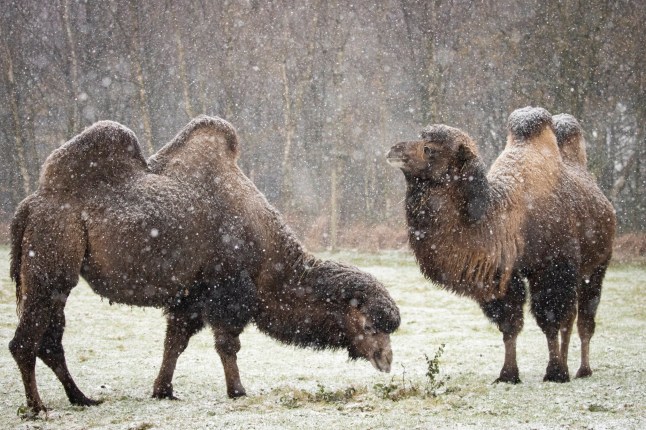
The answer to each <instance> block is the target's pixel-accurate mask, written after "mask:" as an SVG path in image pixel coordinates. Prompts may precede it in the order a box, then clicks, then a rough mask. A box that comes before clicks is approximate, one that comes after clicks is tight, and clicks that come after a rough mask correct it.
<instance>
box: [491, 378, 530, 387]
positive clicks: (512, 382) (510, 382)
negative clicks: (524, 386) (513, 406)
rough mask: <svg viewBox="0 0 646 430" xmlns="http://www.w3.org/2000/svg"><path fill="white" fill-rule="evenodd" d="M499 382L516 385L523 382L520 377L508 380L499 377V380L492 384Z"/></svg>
mask: <svg viewBox="0 0 646 430" xmlns="http://www.w3.org/2000/svg"><path fill="white" fill-rule="evenodd" d="M499 382H504V383H505V384H514V385H516V384H520V383H521V382H523V381H521V380H520V378H519V377H518V376H516V377H513V378H507V377H505V378H503V377H502V376H499V377H498V378H496V380H495V381H493V382H492V384H497V383H499Z"/></svg>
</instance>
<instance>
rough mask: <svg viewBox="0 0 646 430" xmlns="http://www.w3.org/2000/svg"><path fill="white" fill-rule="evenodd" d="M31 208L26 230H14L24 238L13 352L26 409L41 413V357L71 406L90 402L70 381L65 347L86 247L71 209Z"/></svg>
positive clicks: (16, 245)
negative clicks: (68, 310)
mask: <svg viewBox="0 0 646 430" xmlns="http://www.w3.org/2000/svg"><path fill="white" fill-rule="evenodd" d="M31 203H33V204H34V206H33V207H32V206H31ZM31 203H30V207H29V215H28V216H29V220H21V221H22V224H23V227H24V228H21V229H20V230H19V231H18V230H15V231H14V230H12V235H14V234H20V236H21V237H13V238H12V242H13V248H12V257H13V258H15V259H16V260H15V261H17V262H18V264H17V265H16V268H17V269H18V270H17V271H16V272H14V274H13V276H15V279H16V282H17V286H18V289H17V295H18V297H17V299H18V310H19V314H20V321H19V323H18V327H17V328H16V333H15V335H14V337H13V339H12V340H11V342H10V343H9V350H10V351H11V354H12V355H13V357H14V359H15V360H16V364H18V368H19V369H20V374H21V376H22V381H23V384H24V386H25V395H26V397H27V406H28V407H30V408H31V409H32V411H34V412H36V413H38V412H39V411H43V410H45V405H44V404H43V402H42V400H41V399H40V396H39V394H38V388H37V386H36V357H37V356H40V357H41V358H43V359H44V360H45V362H46V363H47V365H49V366H50V367H52V366H53V367H52V368H53V369H54V372H55V373H56V375H57V376H58V377H59V379H60V380H61V382H62V383H63V385H64V386H65V389H66V391H68V395H69V394H70V393H71V394H72V397H71V398H70V400H72V402H74V401H79V402H82V401H84V400H86V399H87V398H86V397H85V396H83V394H82V393H81V392H80V391H78V388H77V387H76V385H75V384H74V382H73V381H72V378H71V376H69V372H68V371H67V366H66V365H65V358H64V354H63V348H62V345H61V340H62V336H63V329H64V317H63V308H64V306H65V298H66V297H67V295H68V294H69V292H70V291H71V290H72V288H74V286H76V283H77V282H78V278H79V271H80V267H81V263H82V261H83V255H84V254H85V244H86V242H85V235H84V232H83V228H82V225H81V224H80V223H79V222H77V221H78V220H77V219H76V216H75V215H74V214H72V213H70V212H68V209H66V208H64V207H63V208H59V207H58V206H56V205H54V207H47V206H45V207H41V206H40V203H38V202H31ZM23 212H24V211H23ZM19 216H20V214H19ZM41 347H42V349H41ZM48 350H49V351H50V352H48ZM69 390H72V391H69Z"/></svg>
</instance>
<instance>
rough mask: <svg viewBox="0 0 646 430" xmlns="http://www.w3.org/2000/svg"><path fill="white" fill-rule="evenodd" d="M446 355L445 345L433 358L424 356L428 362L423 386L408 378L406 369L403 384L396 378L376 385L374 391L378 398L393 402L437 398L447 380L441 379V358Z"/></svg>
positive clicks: (402, 379)
mask: <svg viewBox="0 0 646 430" xmlns="http://www.w3.org/2000/svg"><path fill="white" fill-rule="evenodd" d="M443 353H444V344H441V345H440V347H439V348H438V349H437V351H436V352H435V355H434V356H433V358H430V357H429V356H428V355H426V354H424V359H425V360H426V374H425V376H426V381H425V384H424V385H423V386H420V385H419V384H417V383H415V382H413V381H412V380H410V379H409V378H406V368H405V367H404V366H403V365H402V367H404V370H403V372H402V378H401V382H399V381H397V380H396V379H395V377H394V376H393V378H392V379H391V380H390V382H389V383H387V384H381V383H379V384H375V385H374V386H373V389H374V390H375V392H376V394H377V396H378V397H380V398H382V399H388V400H392V401H398V400H402V399H406V398H409V397H417V396H420V397H424V398H426V397H437V396H438V395H439V392H440V389H441V388H442V387H443V386H444V385H445V383H446V381H447V380H448V378H447V379H439V373H440V358H441V357H442V354H443Z"/></svg>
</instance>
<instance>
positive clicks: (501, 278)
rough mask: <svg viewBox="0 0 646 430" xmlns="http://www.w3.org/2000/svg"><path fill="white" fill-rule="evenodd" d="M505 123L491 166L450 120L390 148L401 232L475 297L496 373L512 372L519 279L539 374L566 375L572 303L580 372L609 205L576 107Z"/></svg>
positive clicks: (455, 286) (509, 376)
mask: <svg viewBox="0 0 646 430" xmlns="http://www.w3.org/2000/svg"><path fill="white" fill-rule="evenodd" d="M508 129H509V136H508V139H507V146H506V148H505V150H504V151H503V152H502V153H501V154H500V156H499V157H498V159H497V160H496V161H495V162H494V164H493V165H492V167H491V169H490V170H489V173H488V174H486V173H485V169H484V165H483V163H482V161H481V160H480V158H479V156H478V151H477V148H476V145H475V143H474V142H473V141H472V140H471V138H470V137H469V136H467V135H466V134H465V133H463V132H462V131H460V130H458V129H456V128H452V127H448V126H446V125H433V126H430V127H428V128H426V129H425V130H424V131H423V132H422V140H419V141H413V142H402V143H398V144H396V145H395V146H393V148H392V149H391V150H390V152H389V154H388V161H389V162H390V163H391V164H392V165H394V166H396V167H399V168H401V169H402V171H403V173H404V176H405V178H406V182H407V191H406V217H407V221H408V226H409V242H410V245H411V248H412V249H413V252H414V253H415V256H416V258H417V261H418V263H419V265H420V268H421V270H422V272H423V273H424V275H425V276H426V277H427V278H429V279H430V280H432V281H434V282H436V283H438V284H439V285H441V286H442V287H443V288H446V289H448V290H450V291H453V292H455V293H457V294H460V295H465V296H468V297H471V298H472V299H474V300H476V301H477V302H478V303H479V305H480V306H481V308H482V310H483V311H484V313H485V315H487V317H488V318H489V319H491V320H492V321H493V322H494V323H496V324H497V326H498V328H499V329H500V331H501V332H502V333H503V340H504V343H505V362H504V365H503V367H502V370H501V371H500V377H499V378H498V379H497V381H503V382H512V383H517V382H520V378H519V374H518V366H517V363H516V338H517V336H518V333H519V332H520V331H521V329H522V326H523V303H524V302H525V298H526V291H525V283H524V280H527V281H528V284H529V294H530V300H531V311H532V313H533V314H534V316H535V318H536V321H537V322H538V325H539V326H540V327H541V329H542V330H543V332H544V333H545V335H546V337H547V344H548V349H549V363H548V365H547V371H546V374H545V378H544V379H545V380H546V381H556V382H565V381H569V372H568V367H567V353H568V344H569V341H570V334H571V332H572V326H573V324H574V320H575V318H576V309H577V303H578V330H579V336H580V338H581V344H582V346H581V367H580V368H579V371H578V372H577V377H583V376H588V375H590V374H591V373H592V371H591V369H590V362H589V344H590V338H591V337H592V334H593V333H594V328H595V322H594V317H595V314H596V310H597V306H598V304H599V299H600V296H601V282H602V280H603V277H604V274H605V271H606V267H607V266H608V262H609V260H610V256H611V250H612V241H613V237H614V233H615V214H614V210H613V208H612V205H611V204H610V202H609V201H608V200H607V199H606V198H605V197H604V195H603V194H602V193H601V191H600V190H599V188H598V187H597V185H596V183H595V181H594V179H593V178H592V177H591V176H590V174H589V173H588V172H587V171H586V170H585V164H584V163H585V147H584V145H583V141H582V138H581V135H582V133H581V129H580V127H579V125H578V123H577V122H576V120H574V119H573V117H571V116H559V117H556V118H555V120H553V119H552V116H551V115H550V114H549V112H547V111H546V110H545V109H541V108H524V109H519V110H516V111H514V112H513V113H512V114H511V116H510V117H509V123H508ZM555 130H556V131H557V134H558V136H559V139H558V142H557V137H556V135H555ZM559 146H560V147H561V151H559ZM559 333H560V334H561V343H560V347H559Z"/></svg>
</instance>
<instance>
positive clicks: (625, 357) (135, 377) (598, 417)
mask: <svg viewBox="0 0 646 430" xmlns="http://www.w3.org/2000/svg"><path fill="white" fill-rule="evenodd" d="M324 256H325V257H326V258H334V259H337V260H341V261H345V262H349V263H352V264H356V265H359V266H360V267H362V268H363V269H365V270H367V271H370V272H371V273H373V274H374V275H375V276H376V277H377V278H379V279H380V280H382V281H383V282H384V284H385V285H386V286H387V287H388V289H389V290H390V291H391V293H392V295H393V297H394V298H395V300H396V301H397V303H398V304H399V306H400V309H401V314H402V326H401V328H400V330H398V331H397V332H396V333H395V334H394V335H393V336H392V342H393V352H394V363H393V371H392V373H391V374H381V373H378V372H376V371H375V370H374V369H373V368H372V366H370V364H369V363H366V362H363V361H357V362H354V361H348V360H347V353H343V352H342V351H338V352H330V351H324V352H317V351H312V350H303V349H296V348H293V347H287V346H284V345H281V344H279V343H278V342H276V341H274V340H272V339H270V338H268V337H266V336H264V335H262V334H261V333H259V332H258V331H257V330H256V329H255V328H254V327H253V326H250V327H249V328H248V329H247V330H246V331H245V333H243V335H242V336H241V342H242V350H241V351H240V353H239V366H240V372H241V375H242V380H243V383H244V384H245V387H246V388H247V393H248V397H245V398H242V399H237V400H230V399H228V398H227V397H226V390H225V387H224V377H223V372H222V367H221V364H220V360H219V358H218V356H217V354H216V353H215V351H214V348H213V340H212V335H211V333H210V332H208V331H206V330H205V331H203V332H201V333H199V334H198V335H197V336H195V337H194V338H193V339H192V341H191V344H190V345H189V347H188V349H187V350H186V352H185V353H184V354H183V355H182V357H181V358H180V360H179V363H178V366H177V371H176V375H175V379H174V386H175V393H176V394H177V395H178V396H179V397H180V398H181V399H182V400H181V401H176V402H175V401H166V400H164V401H158V400H154V399H152V398H150V394H151V390H152V382H153V380H154V378H155V376H156V373H157V370H158V367H159V364H160V362H161V353H162V347H163V345H162V342H163V337H164V329H165V327H164V320H163V317H162V315H161V311H160V310H157V309H140V308H132V307H127V306H118V305H113V306H111V305H109V303H108V302H107V301H106V300H102V299H101V298H100V297H98V296H97V295H95V294H93V293H92V292H91V290H90V289H89V288H88V287H87V285H85V284H84V283H81V284H80V285H79V286H78V287H77V288H76V289H75V290H74V291H73V293H72V295H71V296H70V299H69V301H68V305H67V308H66V314H67V330H66V334H65V338H64V345H65V348H66V353H67V358H68V364H69V367H70V370H71V372H72V374H73V375H74V377H75V379H76V381H77V383H78V384H79V386H80V387H81V389H82V390H84V391H85V392H86V394H88V395H89V396H92V397H94V398H98V399H102V400H104V403H103V404H102V405H100V406H97V407H92V408H81V407H74V406H71V405H70V404H69V402H68V401H67V398H66V397H65V393H64V391H63V389H62V387H61V385H60V383H59V382H58V381H57V380H56V378H55V377H54V375H53V374H52V372H51V371H50V370H49V369H47V368H46V367H45V366H44V365H43V364H42V363H40V362H39V363H38V365H37V374H38V383H39V388H40V393H41V396H42V397H43V399H44V401H45V402H46V404H47V405H48V406H49V408H50V412H49V413H48V415H47V417H44V416H41V417H40V418H39V419H37V420H33V421H25V420H23V419H21V418H20V416H19V415H20V414H21V412H24V411H23V410H22V409H21V408H22V407H23V405H24V403H25V399H24V393H23V388H22V383H21V381H20V376H19V373H18V369H17V368H16V366H15V364H14V362H13V359H12V358H11V356H10V354H9V352H8V350H7V348H6V345H7V343H8V342H9V340H10V339H11V337H12V336H13V331H14V329H15V324H16V314H15V297H14V286H13V284H12V283H10V282H9V277H8V273H7V272H8V270H7V269H8V266H9V263H8V250H7V249H6V248H0V268H4V269H2V271H1V272H0V345H3V346H2V347H1V348H0V381H2V383H0V399H1V400H0V428H3V429H5V428H6V429H27V428H41V429H90V428H91V429H95V428H101V429H177V428H186V429H199V428H245V429H246V428H256V429H260V428H263V429H264V428H275V429H282V428H361V429H363V428H406V429H414V428H474V429H475V428H478V429H479V428H514V429H544V428H545V429H547V428H568V429H641V428H644V427H646V418H645V417H646V401H645V400H644V399H646V388H645V387H646V371H645V369H644V362H646V350H645V348H644V343H645V342H644V341H645V339H644V333H646V330H645V329H646V307H645V306H644V305H645V304H646V301H645V300H644V297H645V295H646V268H645V267H643V266H636V265H619V266H613V267H611V269H610V270H609V272H608V275H607V278H606V283H605V286H604V293H603V297H602V300H601V305H600V307H599V313H598V318H597V333H596V335H595V337H594V338H593V340H592V346H591V354H592V367H593V370H594V374H593V375H592V377H590V378H586V379H581V380H574V381H572V382H571V383H568V384H552V383H543V382H542V378H543V373H544V371H545V366H546V365H547V346H546V342H545V338H544V336H543V335H542V333H541V332H540V330H539V329H538V328H537V326H536V323H535V322H534V320H533V319H532V317H531V316H530V315H529V314H528V313H526V322H525V329H524V331H523V333H521V335H520V337H519V340H518V361H519V367H520V372H521V379H522V380H523V383H522V384H519V385H506V384H492V383H491V382H492V381H493V380H494V379H495V378H496V377H497V376H498V372H499V370H500V367H501V366H502V361H503V354H504V348H503V345H502V336H501V335H500V334H499V332H498V330H497V329H496V328H495V327H494V326H492V325H491V324H489V323H488V322H487V320H486V318H485V317H484V316H483V315H482V313H481V312H480V310H479V308H478V306H477V305H476V304H475V303H474V302H472V301H470V300H468V299H465V298H460V297H456V296H454V295H452V294H449V293H447V292H445V291H442V290H440V289H439V288H436V287H435V286H433V285H432V284H430V283H429V282H428V281H426V280H424V279H423V277H422V276H421V275H420V274H419V270H418V269H417V266H416V264H415V261H414V259H413V258H412V257H411V256H410V254H408V253H405V252H385V253H380V254H375V255H369V254H357V253H352V252H343V253H337V254H329V253H328V254H325V255H324ZM441 345H444V347H443V349H441ZM579 354H580V347H579V342H578V339H577V338H576V337H575V338H573V341H572V345H571V348H570V359H569V365H570V371H571V372H572V373H574V372H576V369H577V368H578V364H579V363H578V357H579Z"/></svg>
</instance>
